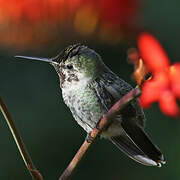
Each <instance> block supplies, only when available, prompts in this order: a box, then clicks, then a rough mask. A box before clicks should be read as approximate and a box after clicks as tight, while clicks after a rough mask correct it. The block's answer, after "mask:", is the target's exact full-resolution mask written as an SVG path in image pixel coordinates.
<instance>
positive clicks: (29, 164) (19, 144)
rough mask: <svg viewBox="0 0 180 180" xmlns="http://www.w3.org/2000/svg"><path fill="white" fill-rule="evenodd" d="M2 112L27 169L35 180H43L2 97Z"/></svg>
mask: <svg viewBox="0 0 180 180" xmlns="http://www.w3.org/2000/svg"><path fill="white" fill-rule="evenodd" d="M0 110H1V112H2V114H3V115H4V118H5V119H6V122H7V124H8V127H9V129H10V131H11V133H12V135H13V138H14V140H15V142H16V145H17V147H18V149H19V152H20V154H21V156H22V159H23V160H24V163H25V165H26V167H27V169H28V170H29V172H30V174H31V176H32V178H33V179H35V180H43V178H42V176H41V174H40V172H39V171H38V170H37V169H36V167H35V166H34V164H33V162H32V159H31V157H30V155H29V153H28V151H27V148H26V146H25V144H24V142H23V140H22V138H21V136H20V133H19V131H18V129H17V127H16V125H15V122H14V120H13V119H12V116H11V114H10V112H9V111H8V108H7V106H6V105H5V103H4V101H3V99H2V97H0Z"/></svg>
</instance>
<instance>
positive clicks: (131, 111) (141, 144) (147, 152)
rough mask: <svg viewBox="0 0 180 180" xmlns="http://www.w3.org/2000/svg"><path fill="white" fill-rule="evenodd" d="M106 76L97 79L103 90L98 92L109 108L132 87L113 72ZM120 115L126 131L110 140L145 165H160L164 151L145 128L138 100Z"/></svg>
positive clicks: (99, 89)
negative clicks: (154, 142)
mask: <svg viewBox="0 0 180 180" xmlns="http://www.w3.org/2000/svg"><path fill="white" fill-rule="evenodd" d="M104 76H105V77H101V78H100V79H99V80H98V79H97V80H96V81H97V83H98V84H99V85H98V90H97V91H98V92H101V93H97V94H98V95H99V96H100V97H99V99H100V100H101V103H102V104H104V105H105V106H106V107H107V108H108V109H109V108H110V107H112V106H113V105H114V103H115V102H117V101H118V100H119V99H120V98H121V97H122V96H123V95H125V94H126V93H127V92H129V91H130V90H131V89H132V87H131V86H130V85H129V84H127V83H126V82H125V81H123V80H121V79H120V78H119V77H118V76H116V75H115V74H113V73H112V74H110V73H108V74H107V75H104ZM119 117H120V120H121V126H122V128H123V130H124V132H125V133H123V134H122V135H119V134H117V136H113V137H112V136H111V137H110V140H111V141H112V142H113V143H114V144H116V146H118V148H119V149H120V150H121V151H123V152H125V153H126V154H127V155H128V156H130V157H131V158H132V159H134V160H136V161H138V162H140V163H142V164H144V165H150V166H153V165H157V166H159V165H160V163H163V162H164V158H163V155H162V153H161V152H160V150H159V149H158V148H157V146H155V145H154V144H153V143H152V141H151V140H150V138H149V136H148V135H147V134H146V133H145V132H144V130H143V127H144V120H145V116H144V113H143V111H142V109H141V107H140V106H139V105H138V102H137V101H136V100H135V101H134V102H132V103H131V104H129V105H128V106H127V107H125V108H124V109H123V111H121V113H120V114H119ZM119 117H117V121H118V119H119Z"/></svg>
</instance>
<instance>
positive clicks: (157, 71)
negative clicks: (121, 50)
mask: <svg viewBox="0 0 180 180" xmlns="http://www.w3.org/2000/svg"><path fill="white" fill-rule="evenodd" d="M138 47H139V51H140V54H141V57H142V58H143V61H144V63H145V64H146V66H147V68H148V69H149V71H150V72H151V73H152V78H151V79H150V80H147V81H146V82H145V83H144V84H143V86H142V95H141V97H140V104H141V105H142V107H144V108H147V107H149V106H150V105H151V104H152V103H153V102H156V101H158V102H159V107H160V109H161V111H162V112H163V113H164V114H166V115H168V116H172V117H177V116H179V113H180V110H179V107H178V105H177V101H176V99H179V98H180V63H176V64H174V65H170V61H169V58H168V56H167V54H166V52H165V51H164V49H163V48H162V46H161V44H160V43H159V42H158V40H156V39H155V38H154V37H153V36H152V35H151V34H149V33H142V34H140V36H139V38H138Z"/></svg>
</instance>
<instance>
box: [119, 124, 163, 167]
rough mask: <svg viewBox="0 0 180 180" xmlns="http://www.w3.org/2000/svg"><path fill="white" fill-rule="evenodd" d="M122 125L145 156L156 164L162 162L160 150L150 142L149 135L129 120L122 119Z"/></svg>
mask: <svg viewBox="0 0 180 180" xmlns="http://www.w3.org/2000/svg"><path fill="white" fill-rule="evenodd" d="M122 127H123V129H124V131H125V132H126V133H127V135H128V136H129V138H130V139H131V140H132V141H133V142H134V143H135V144H136V146H137V147H138V148H139V149H140V150H141V151H142V152H143V153H144V154H145V155H146V156H147V157H149V158H150V159H152V160H153V161H155V162H157V164H159V163H164V157H163V155H162V153H161V151H160V150H159V148H158V147H157V146H156V145H154V144H153V143H152V141H151V139H150V138H149V136H148V135H147V134H146V133H145V132H144V130H143V129H142V128H141V127H139V126H138V125H137V124H136V123H132V122H131V121H123V122H122Z"/></svg>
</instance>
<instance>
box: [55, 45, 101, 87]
mask: <svg viewBox="0 0 180 180" xmlns="http://www.w3.org/2000/svg"><path fill="white" fill-rule="evenodd" d="M52 62H55V63H52V65H53V66H54V68H55V69H56V72H57V73H58V75H59V77H60V80H61V84H62V87H63V84H64V85H73V84H74V83H75V84H77V82H78V81H80V82H81V83H83V82H86V83H87V82H89V81H91V80H93V79H95V78H96V77H97V76H98V74H99V73H101V71H102V70H103V67H104V63H103V62H102V60H101V57H100V56H99V55H98V54H97V53H96V52H95V51H94V50H92V49H90V48H88V47H86V46H84V45H80V44H75V45H71V46H68V47H67V48H65V49H64V50H63V51H61V52H60V54H59V55H57V56H56V57H55V58H53V59H52Z"/></svg>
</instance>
